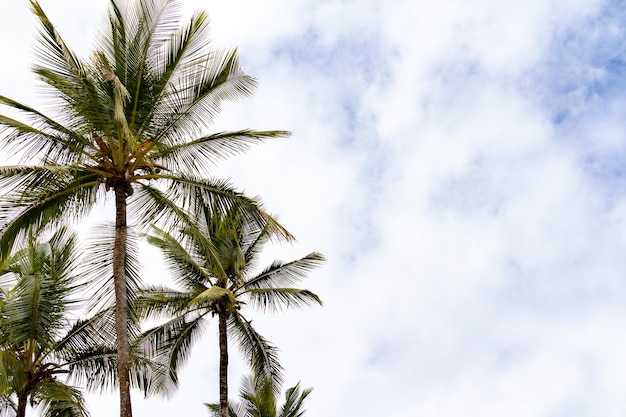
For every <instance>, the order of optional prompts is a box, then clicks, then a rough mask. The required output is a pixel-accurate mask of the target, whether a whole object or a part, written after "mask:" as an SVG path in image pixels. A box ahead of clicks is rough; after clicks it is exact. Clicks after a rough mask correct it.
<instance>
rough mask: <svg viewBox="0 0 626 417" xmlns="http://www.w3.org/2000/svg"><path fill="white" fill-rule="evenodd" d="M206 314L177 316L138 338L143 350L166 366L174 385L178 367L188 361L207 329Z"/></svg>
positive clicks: (169, 378)
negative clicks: (195, 345) (192, 349)
mask: <svg viewBox="0 0 626 417" xmlns="http://www.w3.org/2000/svg"><path fill="white" fill-rule="evenodd" d="M205 314H206V313H205ZM205 314H197V315H195V316H190V317H188V316H187V315H181V316H177V317H175V318H173V319H171V320H169V321H167V322H166V323H163V324H161V325H159V326H156V327H154V328H152V329H150V330H148V331H146V332H144V333H143V334H142V335H141V336H140V337H139V338H138V341H139V345H138V346H139V347H140V349H141V350H142V352H145V353H146V354H147V355H149V356H150V357H152V358H153V361H156V362H157V363H161V364H163V365H164V366H165V369H167V370H168V375H167V378H168V380H169V381H170V382H171V383H172V384H173V385H176V384H178V369H179V368H180V366H182V365H183V364H184V363H185V362H186V361H187V359H188V358H189V355H190V352H191V348H192V346H193V345H194V343H195V342H196V341H197V340H198V338H199V337H200V336H201V335H202V334H203V333H204V331H205V330H206V327H205V318H204V316H205Z"/></svg>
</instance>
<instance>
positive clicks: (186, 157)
mask: <svg viewBox="0 0 626 417" xmlns="http://www.w3.org/2000/svg"><path fill="white" fill-rule="evenodd" d="M288 136H289V132H285V131H282V130H276V131H254V130H249V129H246V130H239V131H233V132H219V133H214V134H211V135H207V136H203V137H201V138H199V139H196V140H193V141H191V142H185V143H178V144H175V145H173V146H164V147H162V148H161V149H159V157H160V159H161V160H162V161H163V164H164V165H165V166H169V167H177V168H178V169H179V170H183V171H184V172H187V173H195V172H206V171H208V170H209V169H210V168H211V167H212V166H213V165H215V164H216V163H217V162H218V161H220V160H225V159H228V158H230V157H232V156H234V155H237V154H239V153H241V152H244V151H246V150H248V149H249V148H250V146H252V145H253V144H256V143H262V142H264V141H266V140H267V139H272V138H281V137H288Z"/></svg>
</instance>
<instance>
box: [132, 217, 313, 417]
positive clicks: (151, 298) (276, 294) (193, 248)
mask: <svg viewBox="0 0 626 417" xmlns="http://www.w3.org/2000/svg"><path fill="white" fill-rule="evenodd" d="M196 214H197V217H196V218H195V222H194V223H187V224H185V225H184V226H182V227H181V228H180V230H179V233H177V234H175V235H173V234H170V233H168V232H166V231H164V230H161V229H158V228H154V229H153V233H152V234H150V235H148V236H147V238H148V241H149V242H151V243H152V244H154V245H155V246H157V247H158V248H160V249H161V250H162V252H163V254H164V256H165V259H166V262H167V264H168V265H169V267H170V270H171V272H172V273H173V274H172V275H173V279H174V280H175V282H176V283H177V284H178V286H179V289H171V288H166V287H154V286H153V287H151V288H148V289H146V290H145V291H144V293H143V296H142V297H139V300H140V304H142V307H141V309H140V310H141V311H143V314H144V315H146V316H147V317H148V318H152V319H157V318H160V319H163V318H164V317H169V319H168V320H167V321H166V322H165V323H163V324H162V325H160V326H157V327H155V328H154V329H152V330H150V331H148V332H147V333H146V334H145V335H144V337H145V344H144V349H145V350H146V352H149V351H152V352H153V353H154V354H155V355H156V358H157V359H156V360H157V361H160V362H161V363H163V364H168V365H167V367H168V368H169V369H170V374H169V378H170V379H171V380H172V381H174V382H175V381H177V379H178V377H177V369H178V367H179V365H180V364H181V363H182V362H184V360H185V359H187V357H188V356H189V352H190V347H191V344H192V343H193V341H194V340H195V339H197V338H198V337H199V335H200V334H201V332H202V330H204V328H205V323H206V319H209V318H211V317H214V316H217V321H218V328H219V333H218V337H219V352H220V364H219V387H220V395H219V397H220V408H221V413H222V416H223V417H228V378H227V376H228V343H227V342H228V338H229V337H230V338H233V339H234V340H235V341H236V342H237V344H238V345H239V347H240V350H241V352H242V353H243V355H244V357H245V358H246V359H247V360H248V362H249V364H250V366H251V368H252V370H253V371H254V372H255V374H258V375H261V376H263V377H264V378H266V379H267V380H268V381H270V382H271V384H272V386H273V387H278V386H280V384H281V382H282V369H281V366H280V364H279V362H278V358H277V354H276V348H275V347H274V346H272V345H271V344H270V343H268V342H267V340H266V339H265V338H264V337H263V336H261V335H260V334H259V333H258V332H257V331H256V330H255V329H254V328H253V327H252V323H251V321H249V320H248V319H246V318H245V317H244V315H243V313H242V310H244V308H245V307H247V306H249V307H253V308H254V307H256V308H259V309H261V310H271V311H276V310H283V309H287V308H297V307H302V306H306V305H311V304H320V305H321V301H320V299H319V298H318V296H317V295H315V294H314V293H313V292H311V291H309V290H304V289H299V288H294V287H292V285H294V284H296V283H297V282H299V281H300V280H301V279H302V278H304V277H305V276H306V275H307V273H308V272H309V271H310V270H311V269H313V268H315V267H317V266H319V265H320V264H321V262H322V261H323V260H324V258H323V256H322V255H320V254H319V253H315V252H314V253H310V254H308V255H306V256H305V257H303V258H301V259H297V260H294V261H291V262H286V263H285V262H281V261H275V262H274V263H272V264H271V265H269V266H268V267H266V268H265V269H263V270H261V271H260V272H259V271H256V266H257V263H258V258H259V255H260V251H261V248H262V247H263V245H264V244H265V243H266V242H267V241H268V239H269V238H270V234H269V231H268V229H267V228H266V227H260V226H259V224H258V223H256V222H249V221H246V220H245V218H243V217H242V216H241V215H240V214H239V212H237V211H235V210H230V211H228V212H227V213H226V214H223V213H222V212H221V211H220V210H216V209H215V208H210V207H208V206H204V210H198V211H197V213H196Z"/></svg>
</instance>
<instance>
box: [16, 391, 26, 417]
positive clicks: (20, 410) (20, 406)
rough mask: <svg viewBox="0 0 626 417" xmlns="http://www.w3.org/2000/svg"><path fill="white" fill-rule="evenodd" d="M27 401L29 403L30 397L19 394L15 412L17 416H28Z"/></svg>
mask: <svg viewBox="0 0 626 417" xmlns="http://www.w3.org/2000/svg"><path fill="white" fill-rule="evenodd" d="M27 403H28V397H27V396H26V395H19V396H18V397H17V412H16V413H15V417H25V416H26V404H27Z"/></svg>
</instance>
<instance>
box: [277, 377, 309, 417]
mask: <svg viewBox="0 0 626 417" xmlns="http://www.w3.org/2000/svg"><path fill="white" fill-rule="evenodd" d="M312 391H313V388H305V389H303V390H302V391H300V383H299V382H298V383H297V384H296V385H295V386H294V387H292V388H289V389H288V390H287V392H285V403H284V404H283V406H282V407H281V410H280V413H279V414H278V417H302V416H304V414H305V409H304V408H303V406H302V403H303V402H304V400H305V399H306V397H308V396H309V394H311V392H312Z"/></svg>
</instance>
